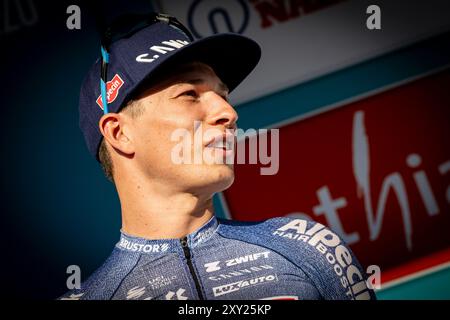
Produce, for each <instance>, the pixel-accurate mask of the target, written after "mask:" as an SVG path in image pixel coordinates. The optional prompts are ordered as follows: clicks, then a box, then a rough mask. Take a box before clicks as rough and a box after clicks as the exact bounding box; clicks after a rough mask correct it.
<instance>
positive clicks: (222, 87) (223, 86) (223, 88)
mask: <svg viewBox="0 0 450 320" xmlns="http://www.w3.org/2000/svg"><path fill="white" fill-rule="evenodd" d="M183 82H185V83H189V84H194V85H195V84H204V83H205V82H206V81H205V80H204V79H188V80H185V81H183ZM219 90H220V91H222V92H226V93H228V92H229V91H230V90H229V89H228V87H227V85H226V84H225V83H223V82H219Z"/></svg>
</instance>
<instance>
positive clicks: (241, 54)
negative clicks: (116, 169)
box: [79, 22, 261, 160]
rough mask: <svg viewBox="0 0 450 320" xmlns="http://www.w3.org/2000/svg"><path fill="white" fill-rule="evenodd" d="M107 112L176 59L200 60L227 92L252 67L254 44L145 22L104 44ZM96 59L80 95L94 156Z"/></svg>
mask: <svg viewBox="0 0 450 320" xmlns="http://www.w3.org/2000/svg"><path fill="white" fill-rule="evenodd" d="M108 51H109V64H108V75H107V77H108V79H107V81H108V83H107V101H108V106H107V107H108V111H109V112H118V111H119V110H120V109H121V108H122V107H123V106H125V105H126V103H127V102H128V101H129V100H130V98H131V96H132V94H133V92H134V91H135V90H136V88H137V87H138V86H139V85H140V84H141V83H142V82H143V80H144V79H148V78H151V77H152V75H154V74H155V72H156V71H161V69H163V68H164V67H165V66H169V65H170V66H173V65H174V64H175V63H179V62H188V61H200V62H203V63H205V64H207V65H209V66H210V67H212V68H213V70H214V71H215V73H216V74H217V76H218V77H219V78H220V79H221V80H222V82H224V83H225V84H226V85H227V86H228V88H229V90H230V92H231V91H232V90H233V89H234V88H236V87H237V86H238V85H239V83H241V82H242V81H243V80H244V79H245V78H246V77H247V75H248V74H249V73H250V72H251V71H252V70H253V69H254V67H255V66H256V65H257V63H258V61H259V59H260V56H261V49H260V47H259V45H258V44H257V43H256V42H255V41H253V40H251V39H249V38H247V37H244V36H242V35H239V34H234V33H223V34H217V35H213V36H210V37H206V38H202V39H199V40H194V41H191V40H190V39H189V38H188V36H187V35H186V34H185V33H183V32H182V31H181V30H180V29H178V28H176V27H174V26H172V25H169V24H168V23H165V22H157V23H155V24H152V25H150V26H147V27H145V28H143V29H141V30H139V31H138V32H136V33H134V34H133V35H131V36H130V37H128V38H123V39H120V40H117V41H116V42H114V43H112V44H111V46H110V47H109V50H108ZM101 63H102V61H101V59H98V60H97V61H96V63H95V64H94V65H93V66H92V68H91V69H90V70H89V73H88V74H87V76H86V78H85V79H84V82H83V84H82V87H81V93H80V104H79V112H80V128H81V131H82V132H83V134H84V138H85V140H86V144H87V146H88V149H89V152H90V153H91V154H92V155H93V156H94V157H95V158H96V159H97V160H98V149H99V146H100V143H101V140H102V138H103V136H102V134H101V132H100V129H99V127H98V122H99V120H100V118H101V117H102V116H103V114H104V112H103V103H102V99H101V93H100V70H101Z"/></svg>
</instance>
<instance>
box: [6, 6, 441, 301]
mask: <svg viewBox="0 0 450 320" xmlns="http://www.w3.org/2000/svg"><path fill="white" fill-rule="evenodd" d="M1 5H2V7H1V19H2V21H1V25H0V35H1V50H0V52H1V57H2V59H1V61H2V62H1V75H2V77H3V79H4V80H3V81H2V82H1V83H2V84H3V85H2V86H1V96H2V101H1V106H2V120H1V123H2V125H1V128H0V130H1V135H0V136H1V139H2V154H3V156H2V157H1V158H0V159H1V162H2V165H1V170H2V179H1V205H2V208H1V213H2V226H3V228H2V229H3V230H4V232H5V233H4V240H5V241H4V242H3V245H2V250H3V251H4V254H2V256H3V260H2V269H3V270H2V274H3V276H4V277H3V278H4V279H3V283H4V285H3V288H4V289H3V290H2V293H1V294H2V297H3V298H11V299H24V298H25V299H27V298H30V299H54V298H56V297H58V296H59V295H61V294H62V293H64V292H65V291H66V290H67V289H66V279H67V276H68V274H66V268H67V266H69V265H78V266H80V268H81V271H82V278H83V279H85V278H87V277H88V276H89V275H90V274H91V273H92V272H93V271H94V270H95V269H96V268H97V267H99V266H100V265H101V263H102V262H103V261H104V260H105V259H106V257H107V256H108V255H109V254H110V252H111V250H112V248H113V246H114V244H115V243H116V241H117V240H118V237H119V229H120V207H119V202H118V198H117V195H116V193H115V189H114V186H113V185H112V184H111V183H110V182H108V181H107V180H106V178H104V176H103V173H102V171H101V169H100V167H99V165H98V164H97V162H96V161H95V160H94V159H93V158H92V157H91V156H90V155H89V153H88V152H87V148H86V146H85V144H84V140H83V137H82V134H81V132H80V130H79V128H78V95H79V89H80V84H81V82H82V79H83V77H84V75H85V74H86V71H87V70H88V68H89V67H90V65H91V64H92V63H93V62H94V61H95V60H96V59H97V57H98V56H99V52H100V47H99V34H98V31H97V30H98V25H99V24H100V25H101V24H103V23H107V22H108V21H111V20H112V19H113V18H114V17H116V16H117V15H119V14H121V13H125V12H149V11H159V12H164V13H169V14H172V15H175V16H176V17H178V18H179V19H180V21H182V22H183V23H184V24H185V25H186V26H187V27H188V28H189V29H190V30H191V31H192V32H193V33H194V35H195V36H196V37H197V38H201V37H205V36H208V35H211V34H213V33H220V32H238V33H241V34H244V35H247V36H249V37H251V38H253V39H255V40H256V41H257V42H258V43H260V45H261V46H262V49H263V56H262V60H261V62H260V64H259V65H258V67H257V68H256V69H255V71H254V72H253V73H252V74H251V75H250V77H248V78H247V79H246V80H245V82H244V83H243V84H242V85H241V87H240V88H238V89H237V90H236V91H235V92H234V93H233V94H232V97H231V98H232V102H233V103H234V105H235V106H236V109H237V111H238V113H239V123H238V125H239V127H240V128H242V129H244V130H247V129H250V128H254V129H261V128H277V129H279V130H280V131H279V142H280V157H279V160H278V163H279V165H278V171H277V174H275V175H261V174H260V168H262V167H268V165H267V164H265V163H263V162H261V161H259V163H258V164H257V165H237V166H236V180H235V183H234V185H233V186H232V187H231V188H230V189H228V190H227V191H226V192H224V193H221V194H218V195H216V196H215V208H216V212H217V215H218V216H221V217H226V218H229V219H239V220H261V219H266V218H269V217H274V216H294V217H295V216H298V217H308V218H311V219H314V220H317V221H319V222H321V223H324V224H326V225H328V226H329V227H331V228H332V229H333V230H334V231H336V232H337V233H339V234H340V235H341V237H343V238H344V240H345V241H346V242H347V243H348V244H349V245H350V246H351V248H352V249H353V250H354V251H355V253H356V255H357V256H358V258H359V259H360V260H361V262H362V264H363V265H364V266H365V267H368V266H369V265H378V266H379V267H380V268H381V272H382V277H381V281H382V285H381V288H380V289H379V290H377V295H378V297H379V298H380V299H433V298H437V299H449V298H450V268H449V266H450V232H449V230H450V140H449V138H450V126H449V125H450V68H449V67H450V19H449V12H450V2H449V1H447V0H430V1H426V2H424V1H418V0H417V1H412V0H409V1H407V0H395V1H392V0H391V1H365V0H216V1H214V0H183V1H177V0H159V1H150V0H145V1H144V0H135V1H118V0H109V1H90V2H89V1H74V0H72V1H66V0H61V1H44V0H41V1H39V0H2V1H1ZM71 5H76V6H77V7H78V8H79V9H80V13H81V15H80V28H79V29H76V28H75V29H69V28H68V25H69V26H70V25H71V23H69V22H70V21H71V17H72V15H73V13H74V12H75V11H71V10H69V12H68V7H69V6H71ZM370 5H376V6H377V7H370V8H369V10H368V7H369V6H370ZM72 8H73V7H72ZM378 9H379V15H378V13H377V12H378ZM378 18H380V19H378ZM72 22H73V21H72ZM68 23H69V24H68ZM378 27H381V29H378ZM230 50H239V48H230ZM256 138H260V137H255V138H254V139H256ZM241 143H245V141H243V140H242V141H241ZM5 281H6V282H5Z"/></svg>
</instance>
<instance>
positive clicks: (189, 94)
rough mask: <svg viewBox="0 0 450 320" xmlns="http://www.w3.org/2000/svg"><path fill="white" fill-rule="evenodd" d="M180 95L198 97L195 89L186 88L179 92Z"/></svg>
mask: <svg viewBox="0 0 450 320" xmlns="http://www.w3.org/2000/svg"><path fill="white" fill-rule="evenodd" d="M181 95H182V96H189V97H193V98H198V94H197V92H196V91H195V90H188V91H185V92H183V93H182V94H181Z"/></svg>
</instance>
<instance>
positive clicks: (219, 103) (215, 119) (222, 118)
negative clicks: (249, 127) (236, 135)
mask: <svg viewBox="0 0 450 320" xmlns="http://www.w3.org/2000/svg"><path fill="white" fill-rule="evenodd" d="M210 98H211V104H210V108H209V117H208V124H210V125H212V126H217V125H223V126H224V127H225V128H227V129H235V128H236V122H237V120H238V114H237V112H236V110H235V109H234V108H233V106H231V104H229V103H228V101H226V100H225V99H224V98H223V97H221V96H220V95H218V94H216V93H213V94H212V96H210Z"/></svg>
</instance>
